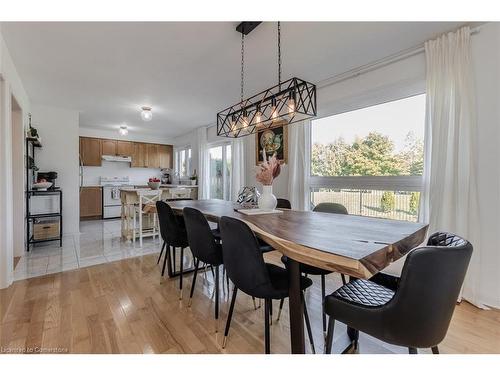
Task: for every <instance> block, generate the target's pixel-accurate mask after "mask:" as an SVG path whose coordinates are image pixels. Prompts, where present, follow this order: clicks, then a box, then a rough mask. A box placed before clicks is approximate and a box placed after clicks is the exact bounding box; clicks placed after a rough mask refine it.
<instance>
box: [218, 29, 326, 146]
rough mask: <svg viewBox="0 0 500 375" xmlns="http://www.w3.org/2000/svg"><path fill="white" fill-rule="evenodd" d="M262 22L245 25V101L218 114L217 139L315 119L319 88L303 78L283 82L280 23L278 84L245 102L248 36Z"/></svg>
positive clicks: (242, 46) (242, 77)
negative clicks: (246, 41) (317, 90)
mask: <svg viewBox="0 0 500 375" xmlns="http://www.w3.org/2000/svg"><path fill="white" fill-rule="evenodd" d="M259 23H260V22H242V23H240V24H239V25H238V27H237V28H236V30H237V31H239V32H241V98H240V102H239V103H236V104H234V105H232V106H231V107H229V108H226V109H225V110H223V111H221V112H219V113H217V135H218V136H223V137H231V138H238V137H244V136H246V135H250V134H253V133H256V132H257V131H260V130H262V129H269V128H274V127H276V126H284V125H289V124H292V123H294V122H297V121H302V120H306V119H308V118H311V117H315V116H316V114H317V108H316V85H314V84H312V83H310V82H307V81H305V80H303V79H300V78H296V77H294V78H290V79H288V80H286V81H283V82H281V27H280V22H278V84H277V85H276V86H273V87H271V88H268V89H267V90H264V91H262V92H260V93H258V94H256V95H253V96H251V97H250V98H247V99H243V89H244V73H245V70H244V62H245V60H244V55H245V44H244V41H245V35H246V34H248V33H249V32H250V31H252V30H253V29H254V28H255V27H256V26H257V25H258V24H259Z"/></svg>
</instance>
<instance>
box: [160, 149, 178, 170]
mask: <svg viewBox="0 0 500 375" xmlns="http://www.w3.org/2000/svg"><path fill="white" fill-rule="evenodd" d="M158 158H159V159H160V168H173V160H174V147H173V146H171V145H158Z"/></svg>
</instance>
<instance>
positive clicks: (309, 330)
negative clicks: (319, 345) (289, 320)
mask: <svg viewBox="0 0 500 375" xmlns="http://www.w3.org/2000/svg"><path fill="white" fill-rule="evenodd" d="M301 296H302V305H304V319H305V321H306V328H307V335H308V336H309V344H311V351H312V353H313V354H316V349H315V348H314V339H313V335H312V329H311V322H310V321H309V314H308V313H307V306H306V301H305V299H304V292H301Z"/></svg>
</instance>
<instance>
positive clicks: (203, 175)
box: [196, 127, 210, 199]
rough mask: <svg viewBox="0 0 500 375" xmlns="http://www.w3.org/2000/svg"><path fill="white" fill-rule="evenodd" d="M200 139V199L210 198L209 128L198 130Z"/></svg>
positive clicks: (198, 138) (198, 139)
mask: <svg viewBox="0 0 500 375" xmlns="http://www.w3.org/2000/svg"><path fill="white" fill-rule="evenodd" d="M196 132H197V134H196V135H197V137H196V138H197V141H198V169H199V171H198V199H208V198H209V195H208V194H209V189H210V187H209V183H210V180H209V179H210V161H209V159H208V146H207V128H205V127H202V128H199V129H198V130H197V131H196Z"/></svg>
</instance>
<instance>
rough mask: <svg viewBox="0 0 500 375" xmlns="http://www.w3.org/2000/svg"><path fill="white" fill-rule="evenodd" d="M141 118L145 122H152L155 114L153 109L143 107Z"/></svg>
mask: <svg viewBox="0 0 500 375" xmlns="http://www.w3.org/2000/svg"><path fill="white" fill-rule="evenodd" d="M141 118H142V119H143V120H144V121H151V120H152V119H153V112H152V110H151V107H142V108H141Z"/></svg>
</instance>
